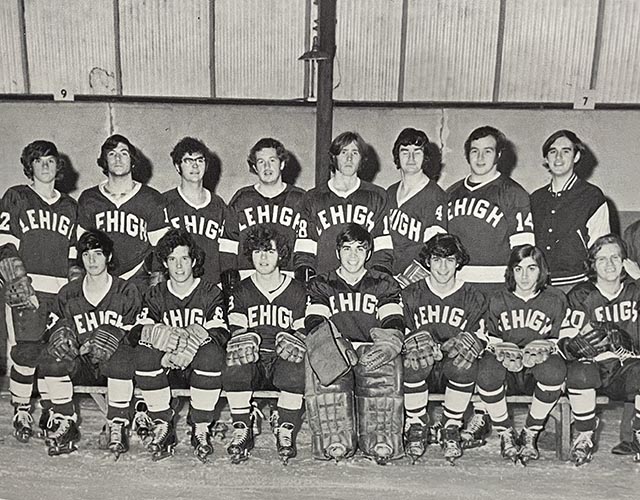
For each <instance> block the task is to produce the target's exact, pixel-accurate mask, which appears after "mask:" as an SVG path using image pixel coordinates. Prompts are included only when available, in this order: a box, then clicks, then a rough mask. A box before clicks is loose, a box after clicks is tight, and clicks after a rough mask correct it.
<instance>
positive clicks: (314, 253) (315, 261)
mask: <svg viewBox="0 0 640 500" xmlns="http://www.w3.org/2000/svg"><path fill="white" fill-rule="evenodd" d="M364 152H365V143H364V141H363V140H362V138H361V137H360V136H359V135H358V134H356V133H355V132H344V133H342V134H340V135H339V136H338V137H336V138H335V139H334V140H333V142H332V143H331V146H330V148H329V160H330V167H331V172H332V173H333V176H332V177H331V179H329V181H328V182H327V183H326V184H324V185H322V186H318V187H316V188H314V189H312V190H310V191H309V192H307V194H306V195H305V198H304V216H303V218H304V220H306V221H307V229H308V230H307V231H306V234H304V233H303V232H302V231H301V232H300V234H299V235H298V240H297V241H296V247H295V252H294V258H293V260H294V262H293V264H294V267H295V269H296V275H297V276H299V277H300V278H305V279H306V278H308V277H309V276H313V275H314V274H315V273H326V272H329V271H332V270H335V269H336V268H337V267H338V265H339V262H338V258H337V257H336V254H335V252H334V249H335V241H336V236H337V235H338V234H339V233H340V232H341V231H342V230H343V229H344V228H346V227H347V226H348V225H349V224H352V223H353V224H359V225H361V226H362V227H364V228H365V229H367V231H369V232H370V233H371V234H372V235H373V248H372V250H373V254H372V256H371V260H370V262H369V263H368V264H369V265H370V267H372V268H375V269H377V270H380V271H383V272H386V273H388V274H391V272H392V267H393V243H392V241H391V235H390V234H389V228H388V223H389V221H388V210H389V207H388V202H387V194H386V192H385V191H384V189H382V188H381V187H378V186H376V185H374V184H371V183H369V182H366V181H363V180H360V178H359V177H358V171H359V169H360V167H361V165H362V164H363V162H364V160H365V158H364Z"/></svg>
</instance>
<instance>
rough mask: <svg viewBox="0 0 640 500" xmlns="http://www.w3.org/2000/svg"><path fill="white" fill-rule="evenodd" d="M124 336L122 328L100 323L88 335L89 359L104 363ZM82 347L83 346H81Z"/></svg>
mask: <svg viewBox="0 0 640 500" xmlns="http://www.w3.org/2000/svg"><path fill="white" fill-rule="evenodd" d="M123 338H124V330H122V329H121V328H118V327H117V326H113V325H100V326H99V327H98V328H96V329H95V330H94V331H93V332H91V335H90V337H89V340H88V341H87V343H88V344H89V347H90V351H89V354H90V356H91V360H92V361H93V362H94V363H106V362H107V361H109V360H110V359H111V356H113V353H114V352H116V349H118V346H119V345H120V341H121V340H122V339H123ZM83 347H84V346H83Z"/></svg>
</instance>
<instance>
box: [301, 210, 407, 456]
mask: <svg viewBox="0 0 640 500" xmlns="http://www.w3.org/2000/svg"><path fill="white" fill-rule="evenodd" d="M372 248H373V238H372V237H371V234H370V233H369V232H368V231H367V230H366V229H365V228H363V227H362V226H360V225H358V224H354V223H351V224H347V225H346V226H345V227H343V228H342V229H341V230H340V232H339V233H338V236H337V238H336V247H335V249H336V254H337V258H338V261H339V262H340V266H339V267H338V268H337V269H334V270H333V271H329V272H327V273H323V274H320V275H318V276H317V277H315V278H314V279H312V280H311V281H310V282H309V283H308V285H307V287H308V294H309V303H308V306H307V312H306V319H305V326H306V329H307V332H308V336H307V338H306V345H307V356H308V366H307V374H306V385H305V401H306V408H307V415H308V418H309V425H310V427H311V433H312V437H311V441H312V451H313V456H314V458H317V459H320V460H336V461H339V460H341V459H344V458H348V457H350V456H352V455H353V454H354V453H355V452H356V447H357V448H359V449H360V450H361V452H362V453H363V454H364V455H365V456H367V457H370V458H372V459H374V460H375V461H376V462H377V463H379V464H386V463H388V462H389V461H390V460H392V459H395V458H399V457H401V456H402V455H403V449H402V359H401V357H400V351H401V349H402V342H403V338H404V334H403V332H404V320H403V317H402V304H401V299H400V287H399V286H398V283H397V282H396V281H395V280H394V279H393V278H392V277H391V276H390V275H389V274H387V273H384V272H380V271H376V270H374V269H366V268H365V263H366V262H367V260H368V259H369V258H371V254H372ZM354 349H357V351H356V350H354ZM356 416H357V419H355V417H356ZM356 443H357V445H356Z"/></svg>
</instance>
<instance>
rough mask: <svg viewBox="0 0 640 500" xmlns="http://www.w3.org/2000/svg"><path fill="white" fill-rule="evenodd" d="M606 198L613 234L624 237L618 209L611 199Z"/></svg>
mask: <svg viewBox="0 0 640 500" xmlns="http://www.w3.org/2000/svg"><path fill="white" fill-rule="evenodd" d="M606 198H607V205H608V206H609V221H610V223H611V232H612V233H614V234H619V235H622V232H621V230H622V225H621V223H620V212H618V207H617V206H616V204H615V202H614V201H613V200H612V199H611V198H609V197H606Z"/></svg>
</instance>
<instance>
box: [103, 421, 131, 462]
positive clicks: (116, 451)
mask: <svg viewBox="0 0 640 500" xmlns="http://www.w3.org/2000/svg"><path fill="white" fill-rule="evenodd" d="M107 446H108V448H109V450H110V451H111V453H113V458H114V459H115V460H118V459H119V458H120V455H122V454H123V453H126V452H127V451H129V433H128V429H127V421H126V420H124V419H121V418H114V419H113V420H111V422H109V444H108V445H107Z"/></svg>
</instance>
